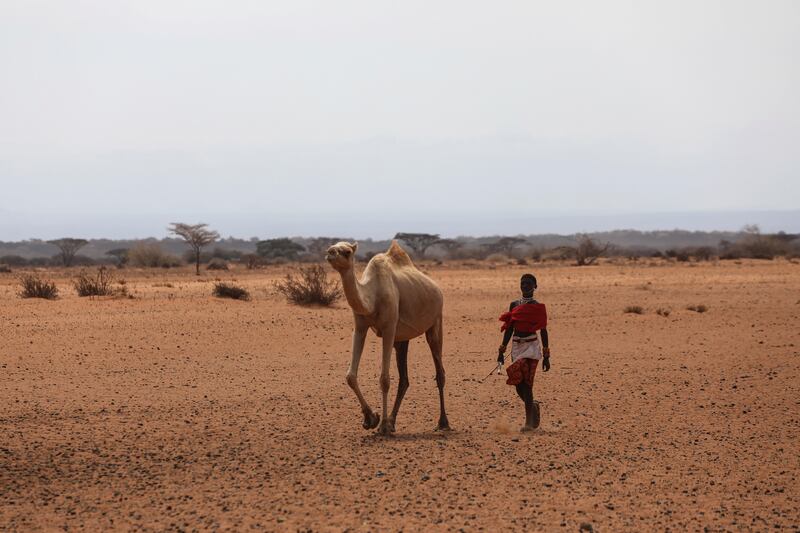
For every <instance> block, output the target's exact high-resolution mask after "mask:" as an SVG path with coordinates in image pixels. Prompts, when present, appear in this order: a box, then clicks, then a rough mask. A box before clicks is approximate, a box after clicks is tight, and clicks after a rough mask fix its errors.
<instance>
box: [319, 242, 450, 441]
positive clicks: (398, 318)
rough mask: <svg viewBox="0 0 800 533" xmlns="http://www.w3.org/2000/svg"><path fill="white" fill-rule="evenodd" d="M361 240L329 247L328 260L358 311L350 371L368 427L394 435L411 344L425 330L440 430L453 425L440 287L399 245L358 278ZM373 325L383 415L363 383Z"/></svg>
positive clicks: (349, 380)
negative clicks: (379, 342) (392, 392)
mask: <svg viewBox="0 0 800 533" xmlns="http://www.w3.org/2000/svg"><path fill="white" fill-rule="evenodd" d="M357 248H358V244H357V243H352V244H351V243H348V242H339V243H336V244H334V245H333V246H331V247H330V248H328V253H327V255H326V259H327V260H328V263H330V265H331V266H332V267H333V268H334V269H335V270H336V271H337V272H339V274H340V275H341V277H342V287H343V288H344V294H345V297H346V298H347V303H348V304H350V307H351V308H352V309H353V320H354V322H355V325H354V328H353V357H352V360H351V361H350V368H349V370H348V371H347V384H348V385H349V386H350V388H351V389H353V392H355V394H356V398H358V402H359V403H360V404H361V412H362V413H363V414H364V423H363V424H362V425H363V427H364V429H373V428H375V427H377V426H378V424H379V423H380V428H378V433H380V434H381V435H389V434H390V433H393V432H394V431H395V422H396V420H397V412H398V411H399V410H400V403H401V402H402V401H403V396H405V393H406V390H408V386H409V383H408V342H409V340H411V339H413V338H415V337H418V336H420V335H422V334H423V333H424V334H425V339H426V340H427V342H428V346H430V349H431V354H432V355H433V364H434V366H435V367H436V386H437V387H438V389H439V423H438V425H437V427H436V429H437V430H439V431H445V430H449V429H450V425H449V423H448V421H447V415H446V414H445V409H444V381H445V378H444V366H443V365H442V340H443V330H442V305H443V301H444V299H443V297H442V291H441V289H439V286H438V285H436V283H435V282H434V281H433V280H432V279H430V278H429V277H428V276H426V275H425V274H423V273H422V272H420V271H419V270H417V267H415V266H414V263H413V262H412V261H411V258H410V257H409V256H408V254H406V252H405V251H404V250H403V249H402V248H401V247H400V245H399V244H397V241H392V245H391V246H390V247H389V249H388V250H387V251H386V253H382V254H377V255H376V256H375V257H373V258H372V259H371V260H370V262H369V264H368V265H367V268H366V269H365V270H364V274H363V275H362V276H361V280H358V279H356V273H355V255H356V249H357ZM368 329H372V331H374V332H375V334H376V335H377V336H378V337H380V338H382V339H383V352H382V354H383V358H382V360H381V379H380V383H381V392H382V394H383V416H382V417H381V416H379V415H377V414H375V413H374V412H373V411H372V409H370V407H369V405H368V404H367V402H366V400H364V396H363V395H362V394H361V390H360V389H359V387H358V365H359V362H360V360H361V354H362V352H363V351H364V341H365V339H366V336H367V330H368ZM392 347H394V349H395V353H396V359H397V370H398V373H399V374H400V379H399V382H398V386H397V396H396V398H395V400H394V407H393V408H392V413H391V415H389V416H387V399H388V394H389V364H390V362H391V357H392Z"/></svg>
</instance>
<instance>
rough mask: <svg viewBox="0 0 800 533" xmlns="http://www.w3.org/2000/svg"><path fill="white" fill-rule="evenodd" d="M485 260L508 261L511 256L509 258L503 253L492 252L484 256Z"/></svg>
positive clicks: (491, 261)
mask: <svg viewBox="0 0 800 533" xmlns="http://www.w3.org/2000/svg"><path fill="white" fill-rule="evenodd" d="M486 260H487V261H488V262H490V263H508V262H509V261H511V258H509V257H508V256H507V255H505V254H501V253H494V254H489V255H488V256H486Z"/></svg>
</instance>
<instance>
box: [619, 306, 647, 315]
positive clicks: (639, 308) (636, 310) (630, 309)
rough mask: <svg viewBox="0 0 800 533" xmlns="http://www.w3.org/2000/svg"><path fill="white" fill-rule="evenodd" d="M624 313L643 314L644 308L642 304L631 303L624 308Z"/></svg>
mask: <svg viewBox="0 0 800 533" xmlns="http://www.w3.org/2000/svg"><path fill="white" fill-rule="evenodd" d="M623 313H633V314H634V315H643V314H644V308H643V307H642V306H641V305H629V306H628V307H626V308H625V309H624V310H623Z"/></svg>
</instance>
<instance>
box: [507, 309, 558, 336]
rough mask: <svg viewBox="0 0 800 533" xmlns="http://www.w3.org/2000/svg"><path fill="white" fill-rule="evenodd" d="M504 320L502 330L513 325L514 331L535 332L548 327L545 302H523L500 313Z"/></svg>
mask: <svg viewBox="0 0 800 533" xmlns="http://www.w3.org/2000/svg"><path fill="white" fill-rule="evenodd" d="M500 320H502V321H503V322H504V324H503V326H502V327H501V328H500V331H505V330H506V329H508V327H509V326H513V328H514V331H519V332H521V333H533V332H534V331H539V330H540V329H544V328H546V327H547V308H545V306H544V304H522V305H518V306H516V307H515V308H514V309H512V310H511V311H509V312H507V313H503V314H502V315H500Z"/></svg>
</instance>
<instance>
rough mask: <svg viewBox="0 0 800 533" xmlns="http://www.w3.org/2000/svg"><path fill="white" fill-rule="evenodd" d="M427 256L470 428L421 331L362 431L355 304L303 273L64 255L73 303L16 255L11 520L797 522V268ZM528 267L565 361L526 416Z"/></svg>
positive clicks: (341, 524) (1, 490)
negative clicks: (319, 303)
mask: <svg viewBox="0 0 800 533" xmlns="http://www.w3.org/2000/svg"><path fill="white" fill-rule="evenodd" d="M425 269H426V270H427V271H428V272H429V274H430V275H431V276H432V277H433V278H434V279H436V280H437V281H438V282H439V283H440V285H441V286H442V288H443V290H444V292H445V298H446V301H445V306H446V310H445V328H446V334H445V335H446V336H445V367H446V370H447V379H448V381H447V389H446V390H447V402H448V410H449V417H450V422H451V424H452V426H453V428H454V431H452V432H450V433H447V434H442V433H437V432H434V431H433V428H434V426H435V423H436V419H437V416H438V408H437V394H436V387H435V381H434V371H433V364H432V361H431V357H430V353H429V352H428V351H427V346H426V345H425V342H424V340H422V339H417V340H414V341H412V345H411V351H410V375H411V388H410V389H409V392H408V394H407V395H406V400H405V402H404V404H403V408H402V409H401V411H400V415H399V417H398V427H397V430H398V432H397V435H396V436H395V437H393V438H381V437H378V436H376V435H375V434H374V432H372V431H365V430H363V429H362V428H361V415H360V411H359V408H358V404H357V402H356V399H355V397H354V395H353V394H352V392H351V391H350V389H349V388H348V387H347V386H346V384H345V382H344V375H345V372H346V369H347V366H348V362H349V349H350V331H351V320H352V319H351V314H350V310H349V308H348V307H347V306H346V303H344V302H341V303H339V304H337V305H336V306H335V307H334V308H331V309H322V308H299V307H295V306H291V305H288V304H287V303H285V302H284V301H283V300H282V298H281V297H280V296H279V295H277V294H275V292H274V291H273V289H272V282H273V281H274V280H275V279H277V278H278V277H280V276H281V275H282V274H283V272H284V271H282V270H279V269H274V270H262V271H256V272H246V271H236V272H227V273H223V274H219V275H217V276H219V277H221V278H224V279H236V280H238V282H239V283H240V284H242V285H243V286H245V287H247V288H249V289H250V290H251V291H252V293H253V296H254V298H253V300H252V301H250V302H239V301H231V300H219V299H216V298H213V297H211V296H210V288H211V282H212V280H213V278H214V276H215V274H211V273H208V274H204V275H203V276H201V277H200V278H195V276H193V275H191V274H190V272H189V271H188V270H185V271H161V270H155V271H150V272H148V271H134V270H125V271H121V272H120V274H119V275H121V276H124V277H125V279H126V282H127V283H126V286H127V287H128V289H129V290H130V292H131V293H132V294H133V295H134V296H135V298H134V299H89V298H78V297H77V296H76V295H75V293H74V291H72V290H71V289H70V287H69V278H68V276H69V275H70V273H69V272H65V271H61V272H55V273H53V272H51V273H50V275H53V276H56V279H57V281H58V283H59V286H60V287H61V289H62V293H63V296H62V298H61V299H59V300H57V301H43V300H22V299H19V298H17V297H16V295H15V292H16V290H17V287H16V278H15V276H16V274H1V275H0V339H2V344H1V345H0V530H4V531H15V530H19V531H40V530H56V529H58V530H62V529H65V530H82V529H86V530H101V529H105V530H109V529H115V530H145V531H161V530H186V531H190V530H214V529H230V530H238V531H242V530H250V529H255V530H292V531H294V530H314V531H319V530H322V531H341V530H351V531H374V530H392V531H399V530H406V531H414V530H420V529H425V530H433V531H436V530H464V531H481V530H484V531H498V530H500V529H505V530H539V531H577V530H578V529H579V527H580V526H581V524H583V523H588V524H591V525H592V527H593V529H594V530H595V531H651V530H672V531H684V530H703V529H704V528H706V529H707V530H711V531H720V530H773V529H784V530H793V531H797V530H798V528H800V494H799V489H798V487H800V483H798V477H800V442H799V441H798V437H799V436H800V264H794V263H789V262H786V261H773V262H755V261H754V262H747V261H745V262H743V263H734V262H723V263H720V264H704V265H699V266H697V265H692V264H677V265H670V264H666V263H647V262H645V263H641V264H634V263H619V264H604V265H600V266H595V267H584V268H577V267H571V266H566V265H534V266H532V267H527V268H526V267H517V266H498V267H496V268H490V267H489V266H487V265H473V266H469V265H466V266H457V265H442V266H434V265H429V266H426V267H425ZM526 270H533V271H534V273H535V274H536V275H537V277H538V278H539V285H540V291H538V293H537V294H538V298H539V299H540V300H541V301H543V302H545V303H547V304H548V309H549V314H550V325H549V328H548V329H549V332H550V338H551V345H552V349H553V356H552V361H553V369H552V371H551V372H549V373H547V374H544V373H541V372H540V373H539V374H538V375H537V380H536V386H535V394H536V396H537V398H538V399H539V400H540V401H541V402H542V411H543V414H542V425H541V428H540V429H539V430H537V431H536V432H534V433H532V434H525V435H521V434H519V433H518V431H517V429H518V428H519V426H520V425H521V423H522V415H523V412H522V406H521V403H520V402H519V400H517V398H516V396H515V395H514V393H513V389H512V388H511V387H509V386H507V385H505V382H504V379H503V378H502V377H500V376H492V378H490V379H489V380H487V382H486V383H483V384H481V383H479V380H480V378H482V377H483V376H484V375H485V374H486V373H487V372H488V371H489V370H490V369H491V367H492V365H493V361H494V357H495V355H496V346H497V344H498V341H499V340H500V333H499V322H498V321H497V320H496V319H497V315H498V314H499V313H500V312H501V311H502V310H503V309H504V308H505V307H506V306H507V305H508V302H509V301H510V300H511V299H513V298H515V297H516V296H517V286H518V278H519V275H520V274H521V273H523V272H524V271H526ZM697 304H703V305H706V306H708V311H707V312H706V313H702V314H701V313H696V312H693V311H689V310H687V309H686V307H687V306H689V305H697ZM629 305H640V306H643V307H644V308H645V313H644V314H642V315H635V314H625V313H623V309H624V308H625V307H626V306H629ZM658 308H667V309H670V310H671V313H670V315H669V316H668V317H663V316H659V315H657V314H656V312H655V311H656V309H658ZM377 349H378V344H377V343H376V342H375V338H374V336H372V335H370V337H369V341H368V345H367V350H366V352H365V356H364V359H363V364H362V367H361V373H360V381H361V385H362V389H363V390H364V392H365V395H366V397H367V399H368V401H369V402H370V403H371V404H372V406H373V407H374V408H376V409H378V408H379V407H380V393H379V385H378V372H379V368H378V367H379V362H378V356H377V354H378V351H377ZM392 370H393V383H392V387H393V388H392V391H391V393H390V394H391V398H392V399H393V394H394V386H395V384H396V373H395V369H394V368H393V369H392Z"/></svg>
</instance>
